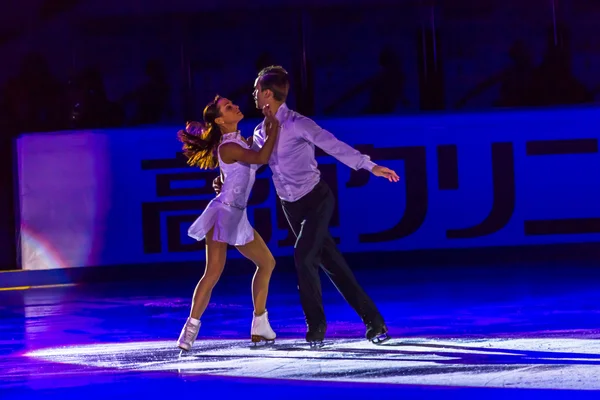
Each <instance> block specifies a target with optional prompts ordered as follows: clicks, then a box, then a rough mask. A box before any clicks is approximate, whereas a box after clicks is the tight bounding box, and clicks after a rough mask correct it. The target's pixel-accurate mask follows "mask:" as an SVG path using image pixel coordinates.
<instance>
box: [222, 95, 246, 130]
mask: <svg viewBox="0 0 600 400" xmlns="http://www.w3.org/2000/svg"><path fill="white" fill-rule="evenodd" d="M217 108H218V109H219V114H220V116H219V118H217V120H218V121H217V123H218V124H219V125H231V124H237V123H238V122H240V121H241V120H242V119H243V118H244V114H242V112H241V111H240V108H239V107H238V106H236V105H235V104H233V103H232V102H231V100H229V99H226V98H222V99H219V101H218V102H217Z"/></svg>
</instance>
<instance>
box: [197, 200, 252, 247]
mask: <svg viewBox="0 0 600 400" xmlns="http://www.w3.org/2000/svg"><path fill="white" fill-rule="evenodd" d="M213 227H214V228H215V230H214V231H213V240H215V241H217V242H225V243H228V244H230V245H232V246H243V245H245V244H247V243H250V242H251V241H253V240H254V228H252V226H251V225H250V221H248V215H247V214H246V210H245V209H244V210H241V209H239V208H235V207H231V206H228V205H225V204H223V203H220V202H218V201H214V200H213V201H211V202H210V203H209V204H208V206H207V207H206V209H205V210H204V212H203V213H202V215H200V217H198V219H197V220H196V221H194V223H193V224H192V226H190V228H189V229H188V236H190V237H191V238H194V239H196V240H197V241H201V240H204V239H205V238H206V235H207V234H208V232H209V231H210V230H211V228H213Z"/></svg>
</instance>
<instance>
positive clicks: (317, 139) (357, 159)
mask: <svg viewBox="0 0 600 400" xmlns="http://www.w3.org/2000/svg"><path fill="white" fill-rule="evenodd" d="M294 128H295V129H296V130H297V132H298V134H299V135H300V136H301V137H302V138H304V139H305V140H308V141H309V142H311V143H313V144H314V145H315V146H317V147H319V148H320V149H321V150H323V151H324V152H326V153H327V154H329V155H331V156H333V157H335V158H336V159H338V160H339V161H340V162H341V163H343V164H345V165H347V166H348V167H350V168H352V169H354V170H359V169H361V168H363V169H366V170H368V171H372V170H373V167H375V166H376V165H377V164H375V163H374V162H372V161H371V158H370V157H369V156H367V155H364V154H362V153H361V152H359V151H358V150H356V149H355V148H353V147H352V146H350V145H348V144H346V143H344V142H342V141H341V140H338V139H337V138H336V137H335V136H334V135H333V134H332V133H331V132H329V131H327V130H325V129H323V128H321V127H320V126H319V125H317V124H316V123H315V122H314V121H313V120H312V119H310V118H307V117H300V118H298V119H296V121H295V122H294Z"/></svg>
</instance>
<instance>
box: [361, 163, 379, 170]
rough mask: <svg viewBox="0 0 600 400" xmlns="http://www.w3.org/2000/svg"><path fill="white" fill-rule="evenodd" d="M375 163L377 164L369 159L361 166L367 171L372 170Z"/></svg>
mask: <svg viewBox="0 0 600 400" xmlns="http://www.w3.org/2000/svg"><path fill="white" fill-rule="evenodd" d="M376 165H377V164H375V163H374V162H373V161H370V160H369V161H366V162H365V163H364V165H363V166H362V167H363V168H364V169H366V170H367V171H369V172H373V167H375V166H376Z"/></svg>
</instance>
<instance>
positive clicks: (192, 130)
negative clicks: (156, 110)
mask: <svg viewBox="0 0 600 400" xmlns="http://www.w3.org/2000/svg"><path fill="white" fill-rule="evenodd" d="M219 100H221V97H220V96H216V97H215V99H214V100H213V101H211V102H210V103H209V104H208V105H207V106H206V107H205V108H204V113H203V118H204V124H202V123H201V122H197V121H188V122H186V124H185V129H182V130H180V131H179V132H177V138H178V139H179V141H180V142H182V143H183V154H184V155H185V156H186V157H187V159H188V160H187V163H188V165H191V166H192V167H199V168H202V169H214V168H217V167H218V166H219V158H218V157H217V147H218V146H219V142H220V141H221V129H220V128H219V126H218V125H217V123H216V122H215V119H217V118H219V117H220V116H221V113H220V112H219V107H218V102H219Z"/></svg>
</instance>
